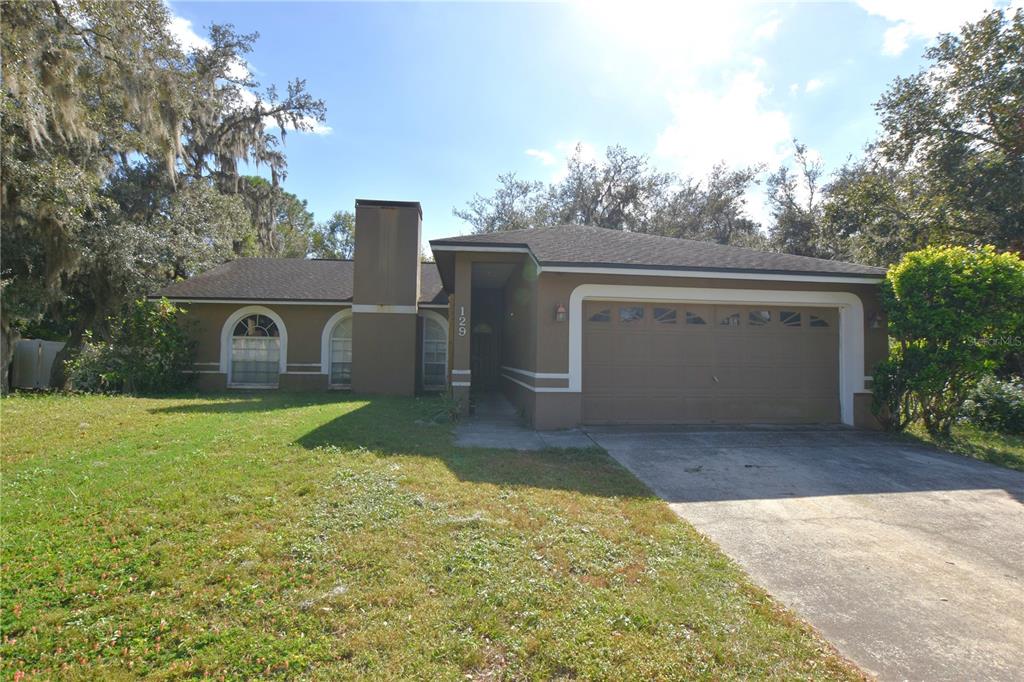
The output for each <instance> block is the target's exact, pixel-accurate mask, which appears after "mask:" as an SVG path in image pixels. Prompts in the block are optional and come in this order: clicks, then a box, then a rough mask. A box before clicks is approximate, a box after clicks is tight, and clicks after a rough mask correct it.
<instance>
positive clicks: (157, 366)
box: [66, 299, 195, 393]
mask: <svg viewBox="0 0 1024 682" xmlns="http://www.w3.org/2000/svg"><path fill="white" fill-rule="evenodd" d="M182 312H184V311H183V310H182V309H181V308H178V307H176V306H174V305H173V304H171V303H170V302H169V301H167V299H162V300H160V301H156V302H151V301H146V300H139V301H136V302H134V303H133V304H132V305H131V306H130V308H129V309H128V310H127V312H126V313H125V314H124V315H123V316H122V317H121V318H118V319H117V320H116V321H113V322H114V323H113V324H111V329H114V330H115V331H114V335H113V338H112V339H111V340H110V341H109V342H108V341H97V340H94V339H93V338H92V336H91V335H90V334H88V333H87V334H86V336H85V339H84V341H83V343H82V347H81V349H80V350H79V352H78V353H77V354H76V356H75V357H74V358H73V359H72V360H70V361H69V362H68V363H67V368H66V371H67V375H68V379H69V382H70V385H71V388H72V389H74V390H76V391H84V392H90V393H111V392H125V393H158V392H166V391H174V390H178V389H181V388H184V387H186V386H187V385H188V384H189V383H190V382H191V380H192V374H191V373H190V372H189V370H190V369H191V368H192V360H193V357H194V353H195V342H194V341H192V340H191V338H190V336H189V333H188V330H187V329H186V327H185V325H184V324H183V323H182V321H181V319H180V315H181V313H182Z"/></svg>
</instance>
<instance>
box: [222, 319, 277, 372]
mask: <svg viewBox="0 0 1024 682" xmlns="http://www.w3.org/2000/svg"><path fill="white" fill-rule="evenodd" d="M280 370H281V334H280V332H279V331H278V329H277V323H276V322H274V320H272V319H270V318H269V317H267V316H266V315H258V314H257V315H249V316H248V317H244V318H242V319H241V320H239V321H238V322H237V323H236V324H235V327H234V329H233V330H232V332H231V374H230V382H231V383H232V384H233V385H235V386H238V385H243V386H276V385H277V377H278V373H279V372H280Z"/></svg>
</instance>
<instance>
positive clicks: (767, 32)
mask: <svg viewBox="0 0 1024 682" xmlns="http://www.w3.org/2000/svg"><path fill="white" fill-rule="evenodd" d="M781 25H782V19H780V18H779V17H775V18H773V19H769V20H768V21H766V22H764V23H763V24H761V25H759V26H757V27H756V28H755V29H754V38H755V39H757V40H771V39H772V38H774V37H775V34H776V33H778V32H779V26H781Z"/></svg>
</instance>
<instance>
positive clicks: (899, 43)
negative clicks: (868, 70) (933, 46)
mask: <svg viewBox="0 0 1024 682" xmlns="http://www.w3.org/2000/svg"><path fill="white" fill-rule="evenodd" d="M857 4H858V5H860V7H861V8H862V9H863V10H864V11H866V12H867V13H868V14H872V15H875V16H880V17H882V18H883V19H885V20H886V21H888V22H890V23H893V24H895V26H891V27H889V28H887V29H886V31H885V35H884V36H883V39H882V54H885V55H889V56H893V57H895V56H899V55H901V54H903V53H904V52H905V51H906V49H907V48H908V47H909V46H910V42H911V41H912V40H924V41H931V40H933V39H934V38H935V37H936V36H937V35H938V34H940V33H955V32H957V31H958V30H959V29H960V27H961V26H962V25H963V24H965V23H966V22H969V21H977V20H978V19H980V18H981V15H982V14H983V13H984V12H985V11H986V10H988V9H991V8H993V7H995V6H996V4H997V3H995V2H993V1H992V0H954V1H948V2H936V1H935V0H857Z"/></svg>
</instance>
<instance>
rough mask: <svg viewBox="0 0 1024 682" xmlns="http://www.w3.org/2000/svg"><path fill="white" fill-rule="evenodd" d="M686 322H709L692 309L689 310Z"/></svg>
mask: <svg viewBox="0 0 1024 682" xmlns="http://www.w3.org/2000/svg"><path fill="white" fill-rule="evenodd" d="M686 324H707V322H705V321H704V318H703V317H701V316H700V315H698V314H697V313H691V312H690V311H687V312H686Z"/></svg>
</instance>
